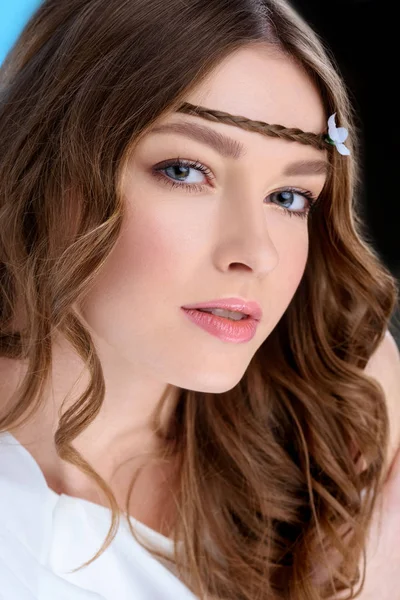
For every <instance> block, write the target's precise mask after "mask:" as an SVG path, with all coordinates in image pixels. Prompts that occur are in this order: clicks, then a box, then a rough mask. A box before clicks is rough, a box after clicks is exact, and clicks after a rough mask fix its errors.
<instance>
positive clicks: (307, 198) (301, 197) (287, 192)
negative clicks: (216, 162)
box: [153, 158, 318, 219]
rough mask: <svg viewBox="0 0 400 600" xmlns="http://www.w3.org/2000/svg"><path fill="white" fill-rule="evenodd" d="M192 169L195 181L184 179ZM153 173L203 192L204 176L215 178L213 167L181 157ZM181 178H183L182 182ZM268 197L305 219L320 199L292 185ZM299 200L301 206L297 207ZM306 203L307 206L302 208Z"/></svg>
mask: <svg viewBox="0 0 400 600" xmlns="http://www.w3.org/2000/svg"><path fill="white" fill-rule="evenodd" d="M163 171H164V172H165V175H164V174H163ZM168 171H169V173H168ZM190 171H197V174H196V175H194V181H192V182H189V183H188V182H187V181H183V179H185V180H187V178H189V177H190ZM153 174H154V176H155V177H157V178H159V179H160V181H162V183H165V184H166V185H169V186H170V187H172V188H184V189H185V190H187V191H189V192H201V191H202V190H203V189H204V188H205V187H206V186H207V185H208V184H207V183H205V184H204V183H200V181H201V179H202V176H204V175H206V177H207V178H208V179H209V180H212V179H214V176H213V174H212V171H211V169H209V168H208V167H206V166H205V165H203V164H202V163H200V162H199V161H190V160H184V159H181V158H174V159H170V160H167V161H164V162H163V163H161V164H159V165H158V166H157V168H156V169H154V170H153ZM175 178H177V179H175ZM192 178H193V174H192ZM179 179H180V180H181V181H180V182H179ZM178 182H179V183H178ZM267 198H269V199H271V201H272V202H273V203H274V204H278V205H281V206H282V209H283V211H284V213H285V214H288V215H289V216H292V215H296V216H297V217H300V218H303V219H305V218H307V217H308V215H309V214H310V212H311V210H312V209H313V208H315V206H316V204H317V200H318V199H317V198H316V197H315V196H314V195H313V194H312V193H311V192H309V191H307V190H299V189H297V188H292V187H288V188H283V189H281V190H278V191H276V192H272V193H271V194H269V196H267ZM299 202H300V208H298V207H297V208H296V205H298V204H299ZM304 204H305V208H301V207H302V206H303V205H304Z"/></svg>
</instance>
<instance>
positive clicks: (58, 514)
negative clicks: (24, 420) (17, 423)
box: [0, 433, 197, 600]
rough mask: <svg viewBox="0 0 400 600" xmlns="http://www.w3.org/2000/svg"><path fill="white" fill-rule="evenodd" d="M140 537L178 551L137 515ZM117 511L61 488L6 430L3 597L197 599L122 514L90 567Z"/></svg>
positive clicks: (0, 505) (0, 460) (0, 471)
mask: <svg viewBox="0 0 400 600" xmlns="http://www.w3.org/2000/svg"><path fill="white" fill-rule="evenodd" d="M130 520H131V523H132V526H133V527H134V528H135V531H136V532H137V533H138V535H139V536H142V537H143V539H145V540H148V541H150V543H151V544H152V545H153V546H154V547H156V548H162V549H163V550H164V549H167V550H168V552H169V555H170V556H173V541H172V539H170V538H167V537H165V536H163V535H161V534H160V533H158V532H156V531H154V530H152V529H150V528H149V527H147V526H146V525H144V524H143V523H140V522H139V521H137V520H136V519H133V517H131V518H130ZM110 524H111V510H110V509H108V508H107V507H105V506H100V505H98V504H95V503H93V502H89V501H87V500H83V499H81V498H73V497H71V496H67V495H65V494H61V495H59V494H56V492H54V491H53V490H51V489H50V488H49V487H48V485H47V482H46V480H45V478H44V475H43V473H42V471H41V470H40V468H39V465H38V464H37V462H36V461H35V460H34V458H33V456H32V455H31V454H30V453H29V452H28V450H27V449H26V448H25V447H24V446H23V445H22V444H20V443H19V442H18V440H17V439H16V438H15V437H14V436H12V435H11V434H10V433H0V600H194V599H196V598H197V597H196V596H194V595H193V593H192V592H191V591H190V590H189V589H188V588H187V587H186V586H185V585H184V584H183V583H182V582H181V581H180V580H179V579H178V578H177V575H176V572H175V571H174V569H173V567H172V568H171V567H169V566H168V567H167V565H169V564H168V563H167V562H166V561H165V564H164V563H163V562H162V561H161V560H159V559H157V558H155V557H153V556H152V555H151V554H150V553H149V552H148V551H147V550H145V549H144V548H143V547H142V546H140V544H138V542H137V541H136V540H135V538H134V537H133V536H132V534H131V532H130V530H129V526H128V524H127V523H126V521H125V520H124V519H123V518H121V522H120V527H119V530H118V533H117V535H116V537H115V539H114V540H113V542H112V543H111V545H110V546H109V547H108V548H107V549H106V550H105V552H104V553H103V554H102V555H101V556H100V557H99V558H97V559H96V560H95V561H94V562H93V563H91V564H90V565H89V566H87V567H84V568H83V569H81V570H79V571H77V572H76V573H68V571H69V570H72V569H74V568H76V567H78V566H80V565H82V564H83V563H84V562H85V561H87V560H89V559H90V558H92V557H93V556H94V554H95V553H96V552H97V550H99V549H100V547H101V546H102V544H103V542H104V540H105V538H106V535H107V532H108V529H109V527H110Z"/></svg>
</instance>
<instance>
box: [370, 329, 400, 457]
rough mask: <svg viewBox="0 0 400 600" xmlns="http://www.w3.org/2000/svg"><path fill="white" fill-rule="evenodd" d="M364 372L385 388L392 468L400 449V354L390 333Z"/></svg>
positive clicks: (387, 332) (387, 333) (386, 334)
mask: <svg viewBox="0 0 400 600" xmlns="http://www.w3.org/2000/svg"><path fill="white" fill-rule="evenodd" d="M364 372H365V374H366V375H369V376H370V377H373V378H374V379H376V380H377V381H378V383H380V385H381V386H382V388H383V391H384V394H385V399H386V404H387V410H388V415H389V429H390V431H389V455H388V463H387V468H389V467H390V465H391V463H392V460H393V458H394V455H395V453H396V451H397V450H398V449H399V448H400V352H399V349H398V347H397V344H396V342H395V340H394V338H393V336H392V334H391V333H390V332H389V331H386V333H385V336H384V338H383V340H382V341H381V343H380V344H379V346H378V348H377V349H376V350H375V352H374V354H373V355H372V356H371V357H370V359H369V361H368V363H367V365H366V367H365V369H364Z"/></svg>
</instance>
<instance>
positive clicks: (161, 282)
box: [82, 45, 326, 393]
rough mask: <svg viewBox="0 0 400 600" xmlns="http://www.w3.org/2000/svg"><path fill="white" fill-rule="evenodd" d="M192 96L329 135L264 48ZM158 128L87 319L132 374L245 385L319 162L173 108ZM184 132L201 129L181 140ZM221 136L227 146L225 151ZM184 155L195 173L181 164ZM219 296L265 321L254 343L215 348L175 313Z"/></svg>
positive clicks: (282, 284) (297, 266) (318, 181)
mask: <svg viewBox="0 0 400 600" xmlns="http://www.w3.org/2000/svg"><path fill="white" fill-rule="evenodd" d="M186 100H187V101H188V102H190V103H192V104H199V105H200V106H203V107H207V108H210V109H214V110H221V111H225V112H228V113H231V114H233V115H243V116H245V117H247V118H249V119H253V120H260V121H264V122H267V123H271V124H275V123H277V124H281V125H285V126H287V127H299V128H301V129H302V130H304V131H311V132H315V133H321V132H323V131H325V130H326V115H325V114H324V110H323V106H322V103H321V100H320V97H319V94H318V92H317V91H316V89H315V87H314V85H313V84H312V83H311V81H310V80H309V79H308V77H307V75H306V74H305V73H304V72H303V71H302V70H300V68H299V67H298V66H296V65H295V64H294V63H293V62H291V61H290V60H289V59H288V58H287V57H284V56H283V55H282V54H278V52H277V50H271V48H269V47H268V46H267V45H265V46H264V47H259V48H257V49H255V48H245V49H242V50H240V51H239V52H237V53H236V54H235V55H231V56H230V57H229V58H228V59H227V60H225V62H223V63H222V64H221V65H220V67H219V68H218V69H216V70H215V71H214V72H213V73H212V75H211V76H210V77H209V78H208V80H207V82H206V83H203V84H202V85H201V86H200V87H198V88H197V90H196V91H195V92H193V93H191V94H190V95H188V96H187V98H186ZM160 125H168V126H169V128H168V129H167V128H165V129H164V131H158V132H156V131H153V132H150V133H148V134H146V136H145V137H143V139H142V140H141V141H140V143H139V144H138V146H137V147H136V148H135V150H134V152H133V153H132V155H131V157H130V160H129V163H128V167H127V170H126V172H125V176H124V178H123V194H124V200H125V203H126V218H125V221H124V224H123V229H122V232H121V236H120V238H119V240H118V243H117V245H116V247H115V248H114V250H113V252H112V254H111V256H110V257H109V258H108V261H107V262H106V264H105V266H104V268H103V271H102V273H101V275H100V276H99V277H98V278H97V281H96V284H95V286H94V287H93V289H92V291H91V293H90V295H89V296H88V297H87V299H86V301H85V307H84V309H83V310H82V314H83V316H84V318H85V320H86V321H87V323H88V324H89V326H90V327H91V329H92V330H93V331H94V332H95V334H96V336H97V337H98V339H99V340H101V341H102V343H105V344H106V345H107V347H108V348H109V349H110V348H111V349H112V351H113V353H115V357H116V358H117V359H118V360H119V361H122V362H124V361H126V365H127V367H128V371H129V369H131V371H132V373H134V374H135V377H136V376H138V377H140V376H143V377H145V378H149V379H153V380H156V381H160V382H165V383H170V384H172V385H174V386H178V387H182V388H186V389H192V390H196V391H205V392H216V393H218V392H224V391H228V390H229V389H231V388H232V387H234V386H235V385H236V384H237V383H238V382H239V380H240V379H241V378H242V376H243V375H244V373H245V370H246V368H247V366H248V364H249V362H250V360H251V358H252V357H253V355H254V354H255V352H256V351H257V349H258V348H259V347H260V346H261V344H262V343H263V342H264V340H265V339H266V338H267V337H268V336H269V334H270V333H271V331H272V330H273V329H274V327H275V326H276V324H277V323H278V321H279V320H280V318H281V317H282V315H283V313H284V312H285V310H286V308H287V306H288V304H289V303H290V301H291V299H292V297H293V295H294V293H295V291H296V289H297V287H298V285H299V282H300V280H301V278H302V275H303V272H304V268H305V265H306V261H307V254H308V228H307V215H306V211H307V209H308V207H309V200H308V198H307V196H308V195H311V196H312V197H314V198H317V197H318V195H319V194H320V192H321V190H322V188H323V185H324V182H325V177H326V173H325V168H324V164H320V163H321V162H322V163H324V162H325V161H326V155H325V152H323V151H319V150H316V149H314V148H313V147H311V146H306V145H302V144H300V143H297V142H287V141H282V140H278V139H275V138H272V137H268V136H265V135H262V134H260V133H255V132H249V131H245V130H243V129H240V128H239V127H236V126H234V125H227V124H222V123H214V122H210V121H206V120H205V119H202V118H201V117H199V116H191V115H187V114H183V113H178V112H175V113H170V114H169V115H168V116H167V117H165V118H163V120H162V121H159V122H158V123H157V127H159V126H160ZM173 125H174V126H176V125H180V126H181V129H180V131H178V129H177V128H176V127H175V128H173V127H172V126H173ZM183 125H184V126H185V127H189V125H190V126H191V127H192V128H193V127H194V126H197V127H201V128H203V129H202V132H200V130H197V131H195V130H194V129H193V131H192V132H191V133H189V131H188V130H187V132H186V134H185V131H184V127H183ZM206 130H207V131H208V132H209V134H207V132H206ZM210 133H214V139H215V138H216V135H217V136H219V137H218V145H215V144H214V145H210V144H209V143H207V139H209V137H210ZM223 136H229V138H231V141H229V142H224V143H223V142H222V140H223ZM223 146H224V150H222V147H223ZM226 146H227V147H226ZM218 147H219V149H220V151H219V150H218ZM228 150H229V152H228ZM178 157H179V158H180V159H182V160H184V161H190V162H196V161H197V162H198V165H197V167H195V168H194V167H187V166H184V167H181V168H179V166H177V165H176V161H177V159H178ZM166 161H169V162H170V165H171V164H172V165H175V166H168V165H165V164H163V163H165V162H166ZM204 171H205V172H204ZM288 188H289V190H292V191H287V190H288ZM302 213H303V215H302ZM303 217H305V218H303ZM227 297H241V298H243V299H246V300H255V301H257V302H258V303H259V304H260V305H261V308H262V311H263V316H262V319H261V321H260V322H259V324H258V327H257V330H256V334H255V336H254V337H253V338H252V339H251V340H250V341H248V342H242V343H233V342H228V341H224V340H221V339H219V338H218V337H215V336H214V335H211V334H210V333H208V332H207V331H205V330H203V329H202V328H200V327H198V326H197V325H195V324H194V323H193V322H191V321H190V320H189V319H188V317H187V316H186V314H185V313H184V311H183V310H182V309H181V307H182V306H184V305H188V304H196V303H200V302H204V301H208V300H214V299H219V298H227Z"/></svg>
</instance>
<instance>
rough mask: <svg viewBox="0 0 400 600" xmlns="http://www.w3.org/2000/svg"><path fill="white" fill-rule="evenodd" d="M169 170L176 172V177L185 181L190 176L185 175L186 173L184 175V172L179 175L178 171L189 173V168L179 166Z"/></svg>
mask: <svg viewBox="0 0 400 600" xmlns="http://www.w3.org/2000/svg"><path fill="white" fill-rule="evenodd" d="M168 168H169V169H172V170H173V171H174V176H176V177H181V178H182V179H184V178H185V177H187V175H188V174H187V173H185V172H183V173H182V172H180V173H179V172H178V171H185V170H186V171H187V170H188V169H189V167H181V166H179V165H177V166H174V167H168Z"/></svg>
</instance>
